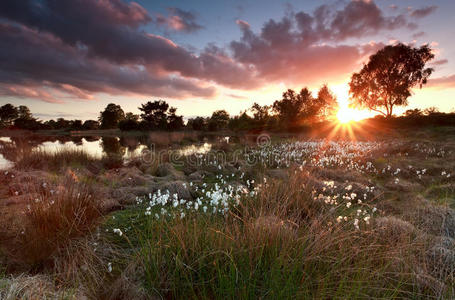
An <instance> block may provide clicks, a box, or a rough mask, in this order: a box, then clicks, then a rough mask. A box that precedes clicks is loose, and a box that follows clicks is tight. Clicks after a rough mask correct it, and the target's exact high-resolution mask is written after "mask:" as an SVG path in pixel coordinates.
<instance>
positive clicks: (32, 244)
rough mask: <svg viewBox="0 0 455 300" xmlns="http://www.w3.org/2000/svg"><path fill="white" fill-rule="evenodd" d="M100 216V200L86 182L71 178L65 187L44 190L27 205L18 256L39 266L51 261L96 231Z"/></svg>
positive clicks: (16, 252) (17, 257) (19, 238)
mask: <svg viewBox="0 0 455 300" xmlns="http://www.w3.org/2000/svg"><path fill="white" fill-rule="evenodd" d="M35 195H36V194H35ZM100 216H101V214H100V211H99V201H98V199H96V195H95V194H94V193H93V190H92V189H91V187H90V186H88V185H86V184H81V183H76V182H74V181H70V180H68V181H67V183H66V184H65V189H64V190H61V191H56V192H54V193H52V194H51V193H48V192H41V193H39V194H38V195H37V196H36V198H31V199H30V200H29V203H28V205H27V209H26V211H25V218H24V224H23V226H24V228H23V231H22V233H21V235H20V236H19V237H18V244H17V249H15V258H16V259H18V260H20V261H23V262H26V263H27V264H29V265H32V266H35V267H42V266H44V265H46V264H49V263H50V258H51V256H52V255H53V254H54V253H55V252H56V251H57V250H58V249H60V248H62V247H65V246H66V245H67V244H69V242H70V241H71V240H72V239H74V238H78V237H82V236H84V235H86V234H87V233H89V232H90V231H92V230H93V229H94V228H95V227H96V226H97V225H98V224H99V220H100V219H99V218H100Z"/></svg>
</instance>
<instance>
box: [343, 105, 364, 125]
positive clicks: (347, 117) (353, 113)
mask: <svg viewBox="0 0 455 300" xmlns="http://www.w3.org/2000/svg"><path fill="white" fill-rule="evenodd" d="M368 117H371V113H370V112H368V111H363V110H357V109H352V108H349V107H348V106H342V107H341V108H340V110H339V111H338V113H337V119H338V122H340V123H342V124H345V123H349V122H353V121H360V120H363V119H365V118H368Z"/></svg>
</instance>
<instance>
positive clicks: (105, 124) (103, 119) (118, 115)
mask: <svg viewBox="0 0 455 300" xmlns="http://www.w3.org/2000/svg"><path fill="white" fill-rule="evenodd" d="M124 118H125V113H124V111H123V109H122V108H121V107H120V105H117V104H114V103H109V104H108V105H107V106H106V108H105V109H104V110H103V111H102V112H100V117H99V122H100V124H101V125H100V127H101V128H102V129H112V128H117V126H118V123H119V122H120V121H121V120H123V119H124Z"/></svg>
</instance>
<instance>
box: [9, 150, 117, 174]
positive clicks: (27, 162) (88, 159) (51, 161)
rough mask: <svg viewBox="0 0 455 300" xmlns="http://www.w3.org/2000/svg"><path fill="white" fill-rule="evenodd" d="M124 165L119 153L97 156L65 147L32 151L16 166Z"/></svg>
mask: <svg viewBox="0 0 455 300" xmlns="http://www.w3.org/2000/svg"><path fill="white" fill-rule="evenodd" d="M122 165H123V159H122V157H121V156H119V155H104V156H102V157H101V158H97V157H95V156H93V155H91V154H89V153H87V152H86V151H84V150H79V149H64V150H59V151H56V152H48V151H43V150H38V151H31V152H28V153H26V154H24V155H23V156H22V157H21V158H20V159H18V160H17V162H16V164H15V167H16V169H19V170H30V169H35V170H48V171H59V170H61V169H64V168H66V167H72V168H82V167H90V168H94V167H95V168H96V169H101V168H105V169H114V168H120V167H122Z"/></svg>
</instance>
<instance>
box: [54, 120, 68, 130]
mask: <svg viewBox="0 0 455 300" xmlns="http://www.w3.org/2000/svg"><path fill="white" fill-rule="evenodd" d="M68 127H70V121H68V120H65V119H64V118H58V119H57V122H55V129H65V128H68Z"/></svg>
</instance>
